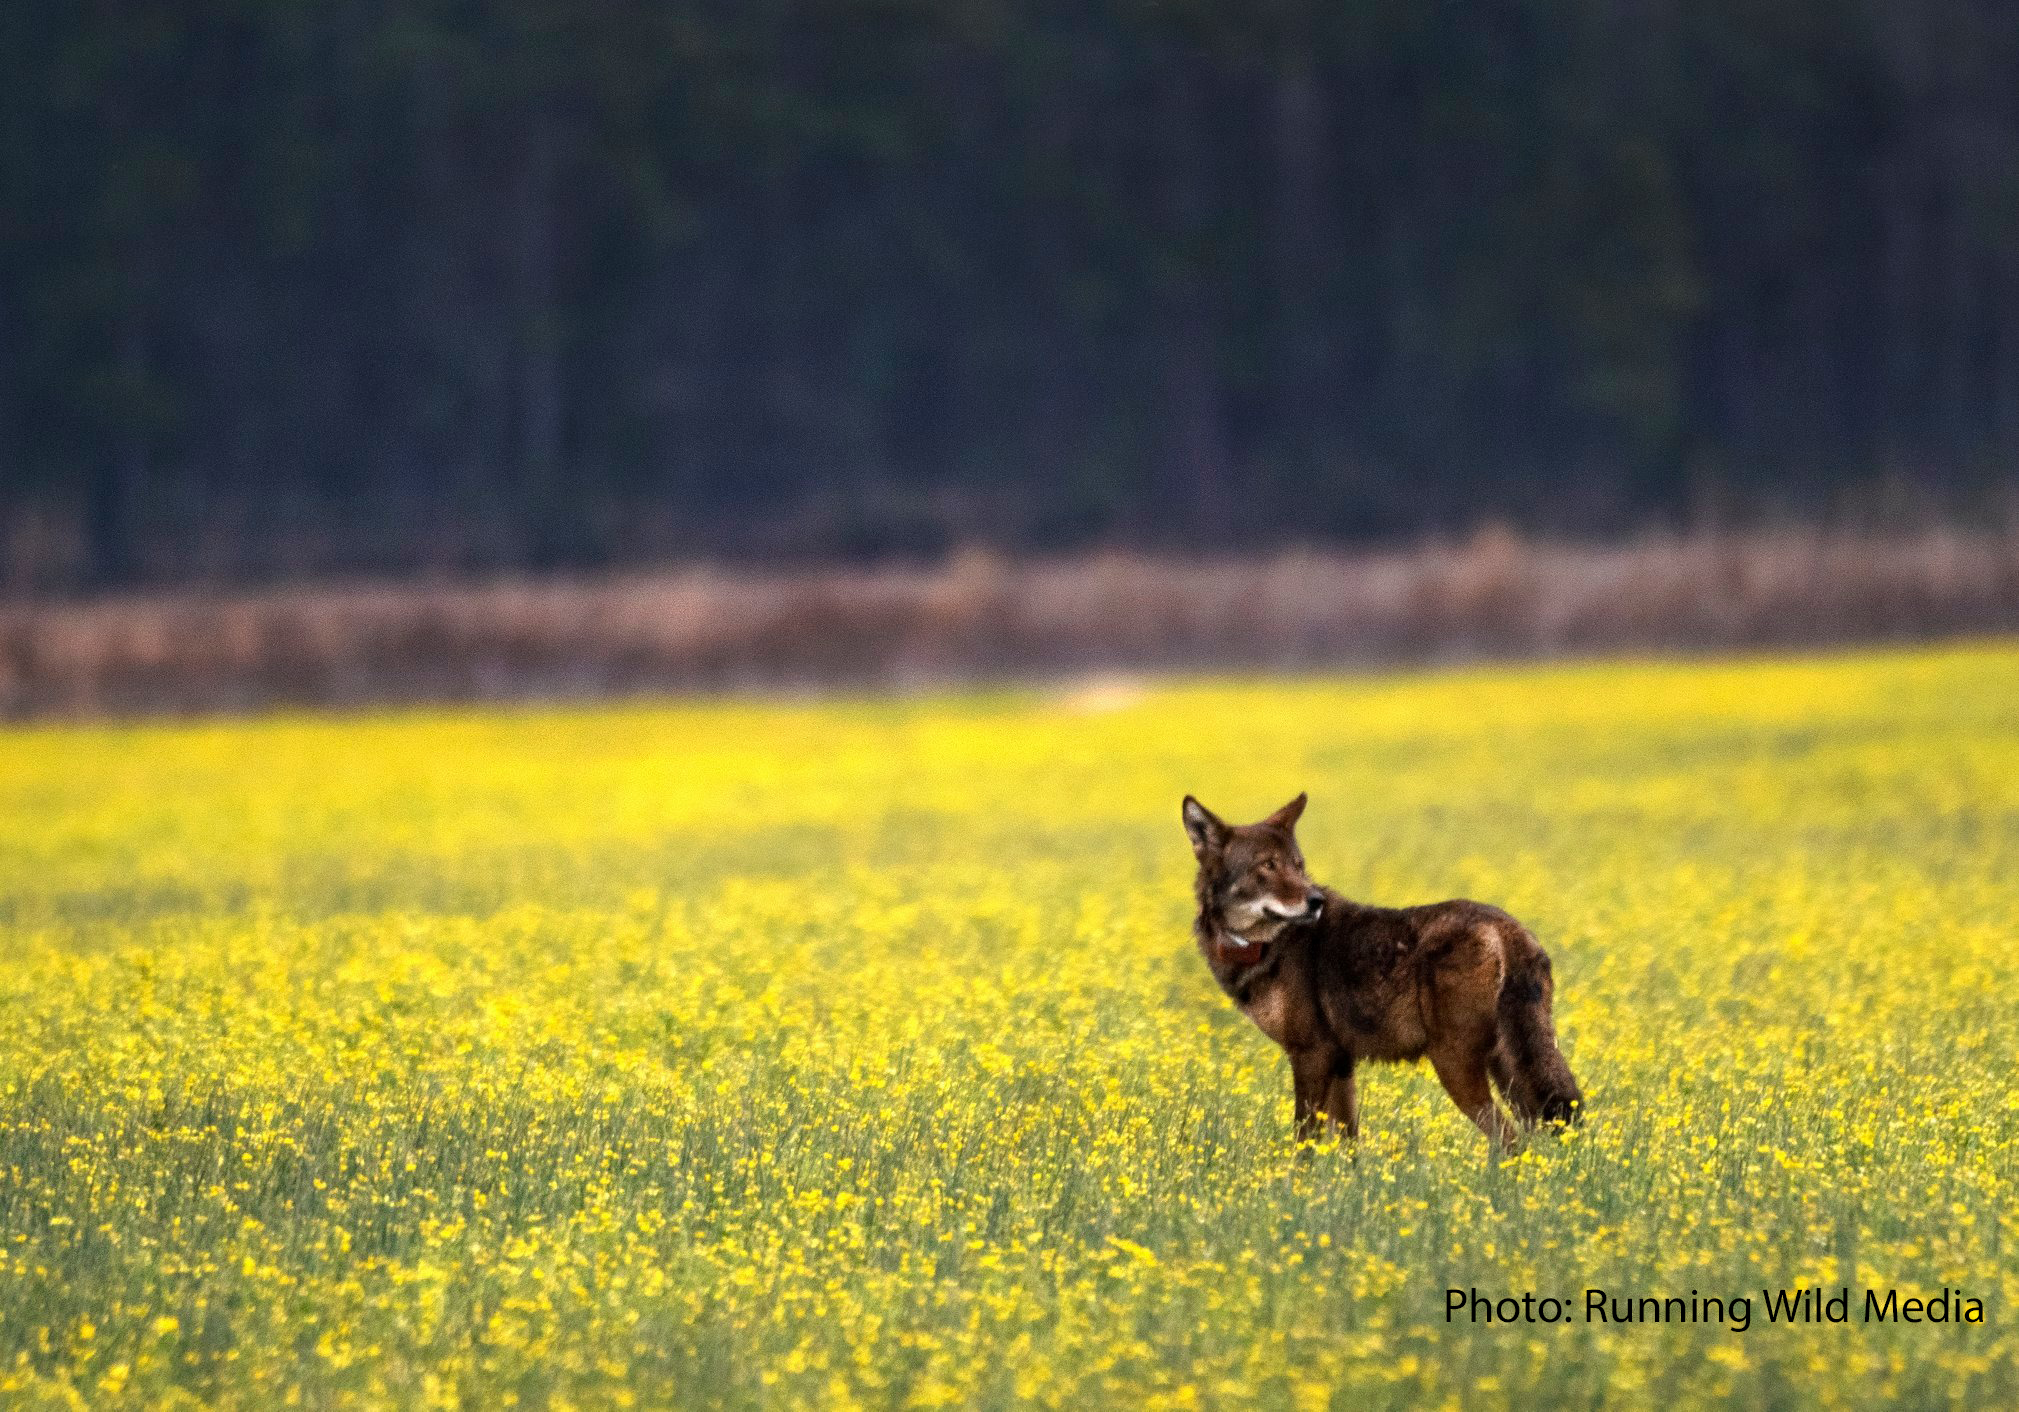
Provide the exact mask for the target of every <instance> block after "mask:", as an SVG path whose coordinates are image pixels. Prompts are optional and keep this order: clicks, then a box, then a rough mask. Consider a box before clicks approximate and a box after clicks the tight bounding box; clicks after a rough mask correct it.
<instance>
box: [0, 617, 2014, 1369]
mask: <svg viewBox="0 0 2019 1412" xmlns="http://www.w3.org/2000/svg"><path fill="white" fill-rule="evenodd" d="M1299 789H1308V790H1309V791H1310V792H1311V797H1312V803H1311V807H1310V811H1309V813H1308V814H1307V816H1306V818H1305V821H1304V823H1303V825H1302V826H1301V828H1300V835H1301V837H1302V840H1303V843H1304V847H1305V851H1306V854H1307V856H1308V859H1309V862H1310V866H1311V870H1312V872H1313V874H1314V875H1315V876H1317V877H1318V878H1319V879H1320V880H1322V881H1324V882H1326V883H1329V884H1331V885H1333V886H1335V887H1337V888H1339V889H1340V890H1342V891H1344V892H1346V893H1348V894H1349V895H1352V896H1355V897H1359V898H1363V899H1366V900H1369V901H1380V902H1393V903H1402V902H1414V901H1427V900H1432V899H1435V898H1439V897H1445V896H1450V895H1469V896H1474V897H1478V898H1481V899H1484V900H1488V901H1492V902H1496V903H1499V904H1501V905H1503V906H1506V907H1507V908H1509V909H1510V910H1512V911H1513V912H1515V913H1516V914H1517V915H1518V916H1520V917H1522V918H1523V919H1524V920H1525V921H1526V922H1528V923H1529V925H1530V926H1531V927H1532V928H1533V929H1534V930H1535V932H1536V933H1537V935H1538V936H1539V937H1540V938H1541V939H1542V941H1543V943H1544V944H1545V945H1546V946H1547V947H1549V949H1550V951H1551V953H1552V955H1553V956H1554V958H1555V963H1556V976H1557V982H1558V1003H1557V1022H1558V1026H1559V1030H1560V1032H1561V1034H1562V1036H1563V1042H1564V1047H1565V1050H1566V1052H1567V1053H1568V1055H1569V1058H1570V1061H1571V1063H1572V1065H1573V1066H1574V1068H1575V1069H1576V1071H1577V1073H1578V1077H1579V1079H1580V1080H1581V1081H1582V1083H1583V1085H1584V1087H1585V1089H1586V1091H1587V1093H1588V1095H1589V1098H1590V1103H1591V1108H1590V1112H1589V1116H1588V1119H1587V1121H1586V1123H1585V1124H1584V1125H1583V1126H1582V1127H1581V1128H1580V1129H1577V1130H1575V1131H1573V1132H1571V1133H1570V1134H1568V1135H1565V1136H1561V1137H1559V1136H1556V1135H1553V1134H1547V1133H1545V1134H1541V1135H1538V1136H1537V1138H1536V1139H1535V1140H1534V1141H1533V1143H1532V1144H1531V1145H1530V1146H1529V1148H1528V1150H1527V1151H1526V1152H1524V1153H1523V1154H1522V1155H1520V1156H1518V1157H1515V1158H1513V1159H1510V1160H1506V1161H1492V1160H1489V1158H1488V1155H1487V1153H1486V1150H1485V1147H1484V1144H1483V1143H1482V1142H1481V1141H1480V1139H1479V1137H1478V1135H1477V1133H1476V1132H1475V1131H1474V1129H1473V1128H1472V1127H1471V1126H1470V1124H1468V1123H1467V1122H1466V1121H1465V1120H1464V1119H1463V1118H1462V1117H1461V1116H1460V1115H1459V1114H1458V1113H1457V1111H1456V1110H1455V1109H1453V1108H1452V1107H1451V1105H1450V1103H1449V1102H1448V1100H1447V1099H1446V1098H1445V1097H1444V1095H1443V1093H1442V1091H1441V1090H1440V1089H1439V1088H1438V1087H1437V1085H1436V1083H1435V1081H1434V1080H1433V1078H1432V1077H1431V1075H1430V1074H1429V1072H1428V1070H1427V1069H1406V1068H1393V1067H1388V1068H1376V1069H1372V1070H1363V1093H1362V1101H1363V1120H1364V1125H1365V1129H1366V1136H1365V1137H1364V1138H1363V1140H1362V1141H1361V1143H1360V1144H1359V1146H1358V1148H1357V1150H1347V1149H1345V1148H1341V1147H1337V1146H1332V1145H1321V1146H1320V1147H1318V1148H1316V1149H1315V1150H1311V1149H1307V1150H1304V1151H1302V1152H1300V1151H1299V1150H1297V1149H1296V1148H1295V1146H1294V1145H1293V1143H1292V1141H1291V1131H1290V1127H1291V1124H1290V1094H1289V1078H1288V1073H1287V1066H1286V1064H1285V1063H1284V1061H1283V1059H1282V1057H1281V1055H1280V1054H1279V1053H1278V1052H1277V1051H1276V1050H1275V1048H1274V1046H1272V1045H1271V1044H1270V1043H1269V1042H1268V1041H1267V1040H1265V1039H1264V1038H1263V1037H1262V1036H1261V1035H1260V1034H1258V1033H1256V1032H1255V1031H1254V1030H1253V1028H1252V1027H1251V1026H1249V1025H1248V1023H1247V1022H1246V1021H1245V1020H1243V1019H1242V1018H1241V1017H1240V1016H1239V1015H1238V1014H1237V1013H1235V1011H1234V1010H1233V1009H1232V1007H1231V1006H1230V1005H1229V1004H1228V1003H1227V1002H1226V1001H1225V1000H1224V999H1223V998H1222V997H1221V996H1220V994H1219V992H1218V991H1217V990H1216V989H1215V987H1214V986H1213V984H1212V982H1211V980H1210V978H1209V976H1208V975H1207V973H1206V969H1205V966H1204V964H1203V962H1202V961H1201V960H1200V958H1199V956H1198V955H1197V953H1196V951H1195V950H1194V949H1193V947H1192V944H1191V940H1190V937H1189V935H1188V927H1189V922H1190V892H1189V889H1190V878H1191V866H1192V861H1191V855H1190V852H1189V850H1188V848H1187V846H1186V842H1185V838H1184V835H1183V832H1182V830H1181V828H1180V825H1179V821H1178V801H1179V799H1180V797H1181V796H1182V795H1183V794H1184V793H1185V792H1186V791H1188V790H1189V791H1192V792H1195V793H1197V794H1198V795H1199V796H1200V797H1201V798H1202V799H1204V800H1205V801H1206V802H1207V803H1208V804H1210V805H1212V806H1213V807H1214V808H1216V809H1219V810H1221V811H1222V812H1224V813H1225V814H1227V815H1228V816H1229V817H1232V818H1238V819H1247V818H1252V817H1256V816H1259V815H1260V814H1262V813H1264V812H1266V811H1267V810H1268V809H1270V808H1273V807H1274V806H1275V805H1277V804H1280V803H1281V802H1283V800H1284V799H1286V798H1288V797H1289V796H1290V795H1292V794H1294V793H1295V792H1297V791H1298V790H1299ZM2015 1177H2019V650H2015V649H2013V648H2008V647H1976V648H1956V649H1946V650H1940V651H1921V652H1913V653H1887V654H1879V655H1869V656H1860V657H1839V658H1828V659H1815V660H1802V661H1789V662H1749V663H1712V664H1697V665H1687V666H1668V665H1635V664H1626V665H1607V666H1580V667H1557V668H1548V669H1523V670H1518V671H1508V670H1499V671H1484V670H1480V671H1464V672H1453V673H1446V674H1433V675H1421V676H1410V677H1392V678H1367V679H1358V680H1345V681H1275V682H1228V683H1179V684H1171V685H1153V686H1149V687H1146V688H1143V689H1142V690H1141V691H1135V690H1131V689H1126V688H1123V687H1120V686H1111V687H1107V688H1102V689H1081V690H1075V691H1061V692H1045V691H1035V690H1033V691H1018V692H998V693H984V694H968V695H960V696H949V697H938V698H925V699H919V700H907V701H863V702H830V703H822V704H747V703H746V704H696V705H674V706H660V705H654V706H642V705H640V706H614V707H600V708H594V709H566V710H562V709H540V710H515V711H504V712H488V713H486V712H481V711H456V712H453V713H434V714H430V713H402V714H394V715H384V716H372V717H361V718H350V719H335V718H332V719H325V718H312V717H282V718H274V719H265V720H258V721H253V722H237V723H196V724H186V725H158V726H147V727H137V728H114V727H81V726H41V727H16V728H12V729H9V730H6V731H4V732H0V1405H6V1406H10V1407H11V1406H28V1407H42V1406H46V1407H73V1406H77V1407H81V1406H89V1407H120V1406H127V1405H133V1406H141V1405H146V1406H184V1407H196V1406H200V1405H216V1406H225V1407H248V1408H250V1407H269V1406H279V1405H283V1404H290V1405H294V1404H298V1405H301V1406H306V1407H347V1406H384V1405H398V1406H426V1407H468V1408H492V1407H501V1406H511V1405H517V1406H524V1407H547V1406H552V1407H562V1406H573V1407H581V1408H589V1407H615V1406H625V1407H631V1406H635V1407H685V1406H696V1405H701V1406H716V1405H724V1406H737V1407H741V1406H758V1405H782V1406H801V1405H812V1406H876V1407H882V1406H963V1407H964V1406H984V1407H986V1406H1008V1405H1020V1404H1031V1403H1034V1404H1043V1405H1053V1406H1060V1407H1068V1408H1091V1407H1102V1406H1113V1405H1131V1406H1134V1405H1144V1406H1165V1407H1184V1406H1193V1405H1200V1406H1213V1405H1218V1406H1235V1405H1250V1404H1260V1405H1266V1406H1282V1407H1297V1408H1320V1407H1338V1408H1342V1409H1346V1408H1351V1409H1377V1408H1386V1407H1394V1408H1404V1407H1407V1408H1416V1407H1426V1406H1429V1407H1435V1406H1452V1407H1457V1406H1464V1407H1468V1408H1474V1407H1484V1408H1491V1407H1497V1406H1510V1407H1514V1406H1518V1407H1522V1408H1534V1407H1539V1406H1579V1407H1597V1406H1600V1405H1607V1406H1621V1405H1625V1406H1631V1405H1637V1404H1638V1405H1649V1404H1656V1403H1659V1404H1660V1405H1662V1406H1664V1407H1671V1408H1681V1407H1695V1406H1704V1405H1710V1404H1714V1403H1719V1402H1723V1401H1727V1400H1733V1399H1737V1400H1739V1401H1741V1402H1742V1403H1743V1404H1744V1405H1748V1406H1754V1407H1805V1406H1842V1407H1865V1406H1871V1405H1872V1404H1873V1403H1874V1402H1876V1401H1878V1400H1879V1399H1881V1398H1883V1397H1890V1398H1893V1399H1896V1400H1898V1401H1901V1402H1905V1403H1909V1404H1943V1405H1956V1406H1964V1407H1993V1406H2012V1405H2019V1335H2015V1332H2014V1329H2013V1324H2012V1319H2013V1317H2014V1313H2015V1310H2019V1192H2015V1187H2014V1178H2015ZM1797 1286H1805V1287H1821V1288H1823V1289H1824V1290H1826V1291H1830V1292H1834V1291H1836V1290H1838V1289H1846V1290H1848V1291H1849V1296H1850V1297H1849V1318H1848V1320H1847V1321H1845V1322H1842V1323H1836V1322H1814V1323H1798V1324H1792V1325H1790V1324H1788V1323H1787V1322H1786V1321H1785V1320H1780V1321H1776V1320H1770V1319H1769V1317H1768V1314H1767V1311H1766V1309H1765V1307H1764V1305H1763V1299H1762V1291H1769V1292H1773V1291H1779V1290H1783V1289H1787V1290H1792V1289H1794V1288H1795V1287H1797ZM1452 1288H1458V1289H1461V1290H1468V1291H1469V1290H1473V1289H1476V1290H1478V1291H1479V1292H1481V1293H1482V1294H1483V1295H1485V1296H1488V1297H1490V1298H1500V1297H1505V1296H1513V1297H1515V1298H1516V1299H1519V1297H1520V1296H1521V1295H1522V1294H1524V1293H1532V1294H1534V1295H1535V1296H1537V1297H1538V1298H1540V1297H1543V1296H1550V1297H1554V1298H1557V1299H1561V1300H1564V1301H1566V1302H1567V1307H1568V1308H1570V1309H1571V1310H1572V1311H1573V1313H1574V1317H1570V1318H1567V1319H1564V1320H1561V1321H1558V1322H1553V1323H1541V1322H1522V1321H1519V1320H1517V1321H1514V1322H1501V1321H1497V1320H1496V1321H1495V1322H1492V1323H1486V1322H1478V1323H1475V1322H1471V1320H1470V1319H1469V1318H1468V1317H1467V1316H1466V1315H1465V1314H1463V1313H1461V1314H1459V1315H1458V1316H1457V1317H1456V1318H1455V1320H1453V1321H1451V1322H1447V1318H1446V1309H1447V1302H1446V1291H1447V1290H1448V1289H1452ZM1868 1289H1870V1290H1876V1291H1879V1292H1880V1294H1881V1296H1882V1297H1883V1295H1884V1294H1885V1292H1887V1291H1893V1292H1895V1293H1896V1294H1897V1295H1898V1296H1899V1297H1900V1298H1902V1299H1907V1298H1913V1297H1929V1296H1935V1295H1938V1294H1940V1293H1941V1292H1942V1291H1944V1290H1947V1291H1950V1292H1951V1294H1952V1295H1955V1296H1957V1297H1959V1298H1967V1299H1971V1300H1976V1301H1979V1302H1980V1303H1981V1307H1982V1310H1983V1322H1981V1323H1969V1322H1963V1321H1962V1320H1961V1319H1960V1318H1950V1319H1947V1320H1944V1321H1942V1322H1908V1321H1906V1320H1905V1319H1883V1320H1868V1319H1866V1318H1865V1317H1863V1315H1864V1302H1865V1291H1866V1290H1868ZM1588 1290H1596V1291H1600V1292H1602V1293H1603V1294H1607V1295H1611V1296H1616V1297H1618V1298H1619V1299H1621V1300H1627V1299H1630V1298H1633V1297H1639V1296H1679V1297H1685V1298H1686V1297H1688V1296H1690V1295H1691V1294H1692V1292H1695V1293H1696V1294H1698V1295H1700V1296H1716V1297H1718V1298H1721V1299H1732V1298H1735V1297H1738V1296H1745V1297H1748V1298H1749V1299H1750V1300H1751V1315H1750V1322H1749V1327H1747V1328H1746V1329H1745V1330H1744V1331H1738V1330H1736V1329H1734V1328H1733V1327H1731V1324H1730V1321H1725V1322H1722V1323H1721V1322H1717V1321H1701V1320H1700V1321H1696V1322H1686V1321H1669V1322H1645V1323H1641V1322H1636V1323H1620V1322H1615V1321H1613V1320H1612V1319H1610V1318H1608V1319H1606V1320H1603V1321H1591V1320H1589V1319H1588V1318H1587V1313H1586V1309H1587V1305H1586V1300H1587V1295H1586V1291H1588ZM1952 1303H1953V1301H1952Z"/></svg>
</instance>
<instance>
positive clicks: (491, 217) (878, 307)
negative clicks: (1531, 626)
mask: <svg viewBox="0 0 2019 1412" xmlns="http://www.w3.org/2000/svg"><path fill="white" fill-rule="evenodd" d="M2015 237H2019V7H2014V6H2012V5H2010V4H2009V3H2007V0H1916V3H1911V4H1897V3H1887V2H1886V0H1863V2H1862V3H1860V0H1851V2H1850V3H1846V0H1693V3H1687V4H1685V3H1682V0H1479V2H1478V3H1470V4H1465V5H1455V4H1421V3H1415V2H1414V0H1364V3H1357V4H1351V5H1335V4H1323V3H1316V0H1250V2H1249V3H1243V4H1234V3H1226V0H1219V2H1218V3H1209V0H1162V2H1161V3H1153V0H1075V3H1029V4H1010V3H1008V0H680V3H674V4H667V3H653V2H651V0H581V3H563V2H562V0H348V2H347V3H335V4H332V3H324V0H121V2H120V3H119V4H116V5H113V4H104V3H96V0H9V3H8V4H6V5H5V6H4V7H0V587H4V586H6V585H8V584H12V585H13V586H15V587H17V588H18V587H22V586H29V585H35V584H43V585H55V586H64V585H75V584H84V583H120V582H135V581H150V580H163V579H176V578H187V577H208V578H247V577H261V576H269V575H275V574H285V573H291V572H304V571H333V570H343V571H366V572H385V571H403V570H411V569H484V568H494V567H506V566H527V567H559V566H586V565H597V564H605V563H621V562H629V561H637V560H641V559H663V558H669V557H674V558H678V557H694V556H721V555H738V554H741V555H755V556H765V557H773V558H779V557H784V558H790V557H796V556H808V557H810V556H832V555H874V554H888V553H930V552H935V551H937V550H939V549H941V548H944V547H945V546H947V545H950V544H954V543H960V542H967V541H983V542H990V543H996V544H1001V545H1005V546H1019V547H1028V546H1058V545H1070V544H1076V543H1084V542H1087V541H1091V540H1121V541H1125V542H1135V543H1157V544H1165V545H1177V546H1190V547H1196V548H1205V549H1215V548H1243V547H1256V546H1275V545H1280V544H1282V543H1285V542H1288V541H1308V540H1322V539H1347V540H1356V539H1357V540H1366V539H1393V538H1396V537H1400V536H1405V535H1410V534H1415V533H1421V532H1424V531H1426V530H1448V529H1455V528H1458V527H1461V526H1463V525H1466V524H1469V523H1472V522H1476V521H1478V520H1480V519H1482V518H1486V517H1503V518H1508V519H1512V520H1514V521H1515V522H1518V523H1527V524H1532V525H1536V526H1540V527H1544V528H1550V529H1558V530H1571V531H1591V532H1604V531H1606V530H1609V529H1616V528H1619V527H1622V526H1629V525H1638V524H1642V523H1646V522H1648V521H1650V520H1658V519H1673V518H1675V517H1678V516H1683V515H1687V514H1689V513H1692V508H1693V507H1701V506H1702V505H1705V504H1715V503H1717V502H1718V501H1719V500H1720V499H1721V498H1724V499H1731V498H1736V499H1738V500H1742V501H1747V502H1756V501H1758V500H1759V499H1761V498H1762V497H1764V498H1766V499H1769V500H1771V501H1773V502H1774V503H1775V504H1778V505H1782V506H1785V507H1789V508H1793V509H1796V510H1800V509H1803V508H1805V507H1806V508H1809V509H1817V508H1820V507H1826V506H1827V505H1828V504H1829V503H1830V501H1831V498H1832V497H1833V496H1840V495H1842V494H1843V492H1844V489H1845V487H1847V486H1851V485H1856V484H1862V483H1868V482H1870V481H1871V480H1872V479H1873V478H1875V477H1883V476H1892V477H1903V478H1905V479H1908V480H1911V481H1913V482H1915V483H1919V484H1924V485H1927V486H1930V487H1933V488H1935V489H1936V490H1937V491H1938V492H1958V491H1961V490H1964V489H1967V488H1968V487H1971V486H1982V485H1986V484H1990V483H1994V482H1995V481H1997V479H1998V478H1999V477H2001V476H2004V477H2009V475H2010V472H2011V469H2012V467H2013V466H2014V465H2015V464H2019V461H2015V455H2014V453H2015V449H2019V238H2015Z"/></svg>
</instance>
